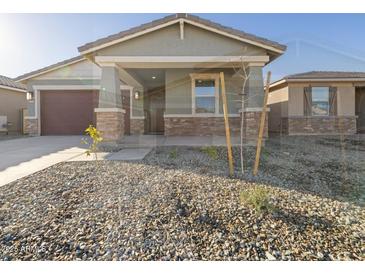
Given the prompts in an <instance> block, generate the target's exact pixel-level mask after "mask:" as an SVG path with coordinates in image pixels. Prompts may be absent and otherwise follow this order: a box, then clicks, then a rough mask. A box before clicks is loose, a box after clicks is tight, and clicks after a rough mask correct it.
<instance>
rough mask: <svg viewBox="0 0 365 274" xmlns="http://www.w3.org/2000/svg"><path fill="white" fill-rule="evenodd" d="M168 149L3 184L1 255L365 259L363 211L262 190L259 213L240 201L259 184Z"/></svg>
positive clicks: (61, 167)
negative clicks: (268, 205) (264, 199)
mask: <svg viewBox="0 0 365 274" xmlns="http://www.w3.org/2000/svg"><path fill="white" fill-rule="evenodd" d="M166 149H167V148H163V149H157V150H155V151H153V152H151V153H150V154H149V155H148V156H147V159H145V160H144V161H143V162H140V163H125V162H124V163H123V162H101V163H100V164H99V165H98V166H95V164H94V163H92V162H77V163H61V164H57V165H56V166H53V167H51V168H48V169H46V170H43V171H40V172H38V173H36V174H33V175H31V176H28V177H26V178H23V179H21V180H19V181H17V182H15V183H12V184H9V185H6V186H3V187H1V188H0V259H1V260H364V259H365V234H364V231H365V211H364V208H363V207H360V206H357V205H355V204H354V203H348V202H340V201H337V200H333V199H327V198H324V197H322V196H318V195H312V194H309V193H304V192H300V191H297V190H293V189H288V188H278V187H274V186H265V188H267V189H268V190H269V191H270V197H271V200H272V204H273V205H274V207H275V210H274V211H273V212H272V213H266V214H262V215H257V213H256V212H255V211H254V210H253V209H251V208H249V207H247V206H244V205H242V204H241V203H240V200H239V195H240V191H241V190H243V189H248V188H251V187H253V186H254V185H257V183H247V182H245V181H244V180H241V179H229V178H227V177H226V176H223V175H222V174H219V170H222V166H220V167H219V160H212V159H210V156H208V155H207V154H206V153H204V152H201V151H197V150H196V149H191V150H188V149H186V151H185V153H182V152H179V151H178V152H176V153H175V152H171V149H173V148H169V149H170V151H168V150H166ZM156 154H157V155H159V157H157V155H156ZM163 155H165V156H166V157H165V156H163ZM192 156H193V157H192ZM169 162H170V165H169V164H168V163H169ZM177 163H180V164H179V165H177ZM203 163H206V165H205V166H204V165H203ZM177 167H179V168H177ZM215 168H216V174H214V172H212V169H215Z"/></svg>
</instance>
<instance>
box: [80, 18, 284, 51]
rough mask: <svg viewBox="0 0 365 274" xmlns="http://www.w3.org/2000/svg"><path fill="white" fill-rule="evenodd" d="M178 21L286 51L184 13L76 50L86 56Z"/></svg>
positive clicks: (275, 49) (243, 33)
mask: <svg viewBox="0 0 365 274" xmlns="http://www.w3.org/2000/svg"><path fill="white" fill-rule="evenodd" d="M180 20H183V21H184V22H187V23H193V24H194V23H195V24H199V25H200V26H204V27H207V28H210V29H215V30H217V31H220V32H222V33H224V34H226V35H229V36H230V37H232V38H236V39H240V40H245V41H246V42H248V43H251V44H255V45H259V46H261V47H265V48H267V49H269V50H271V51H273V52H275V53H277V54H281V53H283V52H284V51H285V50H286V46H285V45H281V44H279V43H277V42H274V41H270V40H268V39H265V38H262V37H258V36H256V35H253V34H249V33H246V32H243V31H241V30H236V29H233V28H230V27H225V26H223V25H220V24H218V23H215V22H212V21H210V20H207V19H203V18H201V17H198V16H195V15H191V14H186V13H183V14H181V13H178V14H174V15H169V16H166V17H164V18H161V19H158V20H154V21H152V22H149V23H146V24H143V25H140V26H138V27H134V28H131V29H128V30H125V31H122V32H119V33H116V34H113V35H110V36H107V37H104V38H101V39H98V40H96V41H94V42H90V43H87V44H85V45H83V46H80V47H79V48H78V50H79V52H81V53H82V54H87V53H90V52H92V51H94V50H98V49H101V48H104V47H107V46H110V45H113V44H116V43H119V42H120V41H119V40H127V39H128V37H130V38H133V37H136V36H138V35H137V34H139V33H140V34H141V35H142V34H143V33H144V32H146V31H148V30H151V31H152V30H155V29H156V28H158V27H159V26H161V27H162V25H166V24H168V23H171V24H173V23H177V22H179V21H180Z"/></svg>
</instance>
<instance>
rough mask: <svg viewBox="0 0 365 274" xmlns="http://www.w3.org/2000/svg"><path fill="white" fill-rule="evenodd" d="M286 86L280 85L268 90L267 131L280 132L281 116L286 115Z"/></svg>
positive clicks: (287, 93) (287, 90) (287, 92)
mask: <svg viewBox="0 0 365 274" xmlns="http://www.w3.org/2000/svg"><path fill="white" fill-rule="evenodd" d="M288 98H289V88H288V86H284V87H281V88H279V89H277V90H274V91H272V92H270V94H269V98H268V105H269V107H270V112H269V131H271V132H280V131H281V130H282V124H281V123H282V118H284V117H287V116H288Z"/></svg>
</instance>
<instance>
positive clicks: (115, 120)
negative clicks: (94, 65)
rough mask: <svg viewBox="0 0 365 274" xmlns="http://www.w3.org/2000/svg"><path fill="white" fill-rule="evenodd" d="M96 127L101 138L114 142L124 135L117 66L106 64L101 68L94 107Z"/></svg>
mask: <svg viewBox="0 0 365 274" xmlns="http://www.w3.org/2000/svg"><path fill="white" fill-rule="evenodd" d="M95 113H96V127H97V129H98V130H100V131H101V133H102V137H103V140H104V141H106V142H116V141H118V140H120V139H121V138H122V137H123V136H124V113H125V111H124V110H123V109H122V94H121V90H120V80H119V72H118V67H117V66H116V65H115V64H108V65H106V66H102V68H101V81H100V92H99V104H98V108H96V109H95Z"/></svg>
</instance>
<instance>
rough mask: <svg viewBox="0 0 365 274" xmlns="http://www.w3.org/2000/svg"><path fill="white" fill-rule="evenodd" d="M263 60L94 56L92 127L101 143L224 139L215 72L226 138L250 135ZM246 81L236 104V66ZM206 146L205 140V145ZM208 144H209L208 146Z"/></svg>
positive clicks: (240, 79)
mask: <svg viewBox="0 0 365 274" xmlns="http://www.w3.org/2000/svg"><path fill="white" fill-rule="evenodd" d="M268 60H269V57H267V56H245V57H239V56H218V57H217V56H206V57H181V56H180V57H179V56H175V57H159V58H152V57H120V56H96V57H95V61H96V62H97V63H98V64H99V66H100V67H101V71H102V73H101V85H100V93H99V104H98V108H96V109H95V112H96V114H97V127H98V128H99V130H101V131H102V132H103V136H104V139H105V140H107V141H116V142H120V141H121V140H122V139H123V137H124V136H125V135H126V136H129V135H163V136H217V137H222V136H224V117H223V107H222V97H221V96H222V95H221V80H220V78H219V73H220V72H223V73H224V77H225V87H226V91H227V101H228V115H229V118H230V123H231V134H232V135H233V136H238V135H239V133H240V121H241V119H240V117H241V115H245V117H244V119H245V121H246V123H245V126H246V127H247V130H246V132H247V134H251V135H255V134H256V130H257V129H256V128H257V121H258V119H259V113H260V111H261V109H262V102H263V76H262V67H263V66H264V65H265V64H266V62H268ZM243 63H244V64H245V66H246V67H247V71H248V73H250V75H251V76H250V78H249V79H248V80H247V84H246V87H245V96H246V98H247V100H246V101H245V108H244V111H243V112H242V111H241V108H242V105H241V100H242V87H243V85H242V83H243V76H242V74H241V72H240V71H239V68H240V67H242V64H243ZM205 141H207V140H205ZM208 143H209V141H208Z"/></svg>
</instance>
